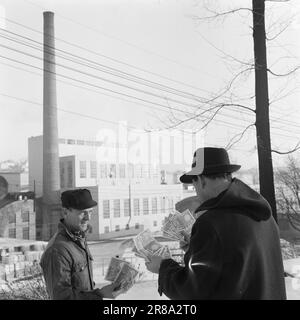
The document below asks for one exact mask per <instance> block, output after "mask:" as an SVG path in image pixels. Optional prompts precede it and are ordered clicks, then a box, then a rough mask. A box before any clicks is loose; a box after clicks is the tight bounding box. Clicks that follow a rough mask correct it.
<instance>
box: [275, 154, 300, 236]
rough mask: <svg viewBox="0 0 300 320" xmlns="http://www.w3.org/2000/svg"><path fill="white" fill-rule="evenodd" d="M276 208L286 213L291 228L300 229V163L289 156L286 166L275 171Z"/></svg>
mask: <svg viewBox="0 0 300 320" xmlns="http://www.w3.org/2000/svg"><path fill="white" fill-rule="evenodd" d="M275 181H276V190H277V198H278V199H277V203H278V209H279V210H280V211H282V213H283V214H286V216H287V218H288V219H289V222H290V224H291V226H292V227H293V228H295V229H296V230H298V231H300V163H299V160H297V159H296V158H295V157H293V156H289V157H288V160H287V163H286V168H284V169H279V170H277V171H276V173H275Z"/></svg>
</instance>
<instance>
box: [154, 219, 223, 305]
mask: <svg viewBox="0 0 300 320" xmlns="http://www.w3.org/2000/svg"><path fill="white" fill-rule="evenodd" d="M199 220H200V219H199ZM201 220H203V221H198V220H197V221H196V223H195V225H194V226H193V230H192V234H191V239H190V246H189V249H188V251H187V252H186V254H185V256H184V262H185V265H184V266H180V265H179V264H178V263H177V262H176V261H174V260H172V259H167V260H163V262H162V263H161V266H160V269H159V277H158V291H159V293H160V294H162V293H164V294H165V295H166V296H167V297H169V298H170V299H174V300H178V299H182V300H189V299H209V298H210V296H211V295H212V293H213V292H214V291H215V289H216V287H217V285H218V281H219V279H220V274H221V269H222V245H221V242H220V239H219V237H218V235H217V233H216V231H215V229H214V228H213V226H211V224H210V223H208V222H206V221H205V220H204V219H201Z"/></svg>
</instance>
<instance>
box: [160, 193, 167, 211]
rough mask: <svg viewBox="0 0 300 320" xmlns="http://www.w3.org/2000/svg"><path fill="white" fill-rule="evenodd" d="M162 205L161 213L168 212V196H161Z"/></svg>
mask: <svg viewBox="0 0 300 320" xmlns="http://www.w3.org/2000/svg"><path fill="white" fill-rule="evenodd" d="M160 206H161V213H165V212H166V198H165V197H161V198H160Z"/></svg>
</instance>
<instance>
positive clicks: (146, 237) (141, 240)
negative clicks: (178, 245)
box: [133, 229, 171, 261]
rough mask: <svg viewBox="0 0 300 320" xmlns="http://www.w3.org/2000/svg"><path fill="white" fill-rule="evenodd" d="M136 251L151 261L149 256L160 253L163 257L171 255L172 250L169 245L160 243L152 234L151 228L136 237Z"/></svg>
mask: <svg viewBox="0 0 300 320" xmlns="http://www.w3.org/2000/svg"><path fill="white" fill-rule="evenodd" d="M133 240H134V244H135V248H134V250H133V251H134V252H135V253H136V254H137V255H139V256H141V257H143V258H144V259H145V260H146V261H149V256H152V255H159V256H162V257H163V258H167V257H171V253H170V250H168V248H165V247H167V246H164V245H162V244H161V243H159V242H158V241H157V240H156V239H155V238H154V237H153V235H152V233H151V231H150V230H149V229H146V230H144V231H142V232H140V233H139V234H138V235H137V236H136V237H135V238H134V239H133Z"/></svg>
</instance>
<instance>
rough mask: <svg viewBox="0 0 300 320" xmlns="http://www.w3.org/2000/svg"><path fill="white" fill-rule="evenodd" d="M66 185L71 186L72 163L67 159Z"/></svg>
mask: <svg viewBox="0 0 300 320" xmlns="http://www.w3.org/2000/svg"><path fill="white" fill-rule="evenodd" d="M68 187H70V188H72V187H73V163H72V161H68Z"/></svg>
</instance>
